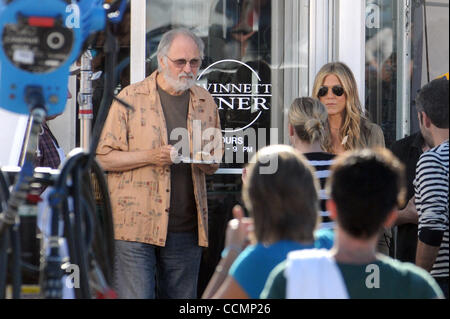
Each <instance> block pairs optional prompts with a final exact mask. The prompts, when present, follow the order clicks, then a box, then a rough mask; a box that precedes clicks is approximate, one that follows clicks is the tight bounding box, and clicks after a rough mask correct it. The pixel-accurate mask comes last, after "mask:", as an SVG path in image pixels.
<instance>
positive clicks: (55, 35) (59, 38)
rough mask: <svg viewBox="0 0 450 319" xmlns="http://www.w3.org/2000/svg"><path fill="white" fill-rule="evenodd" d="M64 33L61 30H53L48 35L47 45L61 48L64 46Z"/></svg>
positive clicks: (51, 47)
mask: <svg viewBox="0 0 450 319" xmlns="http://www.w3.org/2000/svg"><path fill="white" fill-rule="evenodd" d="M64 42H65V39H64V35H63V34H62V33H61V32H52V33H50V34H49V35H48V36H47V45H48V47H49V48H50V49H53V50H59V49H61V48H62V47H63V46H64Z"/></svg>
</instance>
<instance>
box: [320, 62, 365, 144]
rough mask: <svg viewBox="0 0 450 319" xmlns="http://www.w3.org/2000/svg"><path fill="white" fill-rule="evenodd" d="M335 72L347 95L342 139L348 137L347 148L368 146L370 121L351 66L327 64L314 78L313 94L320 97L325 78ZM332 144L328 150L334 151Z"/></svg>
mask: <svg viewBox="0 0 450 319" xmlns="http://www.w3.org/2000/svg"><path fill="white" fill-rule="evenodd" d="M330 74H333V75H335V76H336V77H337V78H338V79H339V82H341V85H342V87H343V89H344V92H345V95H346V104H345V114H344V121H343V124H342V127H341V128H340V130H339V138H340V140H344V137H347V141H346V143H344V145H343V146H344V149H345V150H351V149H355V148H364V147H367V146H368V136H367V135H368V133H369V132H368V129H367V127H366V123H367V122H368V121H369V120H368V118H367V117H366V115H365V114H364V112H363V110H362V107H361V102H360V101H359V96H358V87H357V85H356V81H355V77H354V75H353V72H352V71H351V70H350V68H349V67H348V66H347V65H346V64H344V63H342V62H331V63H327V64H325V65H324V66H323V67H322V68H321V69H320V70H319V72H318V73H317V75H316V79H315V80H314V87H313V91H312V95H313V97H314V98H316V99H319V97H318V92H319V89H320V88H321V86H322V85H323V83H324V81H325V78H326V77H327V76H328V75H330ZM331 148H332V145H331V144H330V145H329V149H326V150H327V151H328V152H333V150H332V149H331Z"/></svg>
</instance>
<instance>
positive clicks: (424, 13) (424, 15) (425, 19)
mask: <svg viewBox="0 0 450 319" xmlns="http://www.w3.org/2000/svg"><path fill="white" fill-rule="evenodd" d="M423 19H424V25H425V31H424V32H425V34H424V35H425V59H426V62H427V80H428V83H429V82H430V58H429V56H428V27H427V4H426V0H424V1H423Z"/></svg>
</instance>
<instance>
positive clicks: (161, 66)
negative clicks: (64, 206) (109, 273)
mask: <svg viewBox="0 0 450 319" xmlns="http://www.w3.org/2000/svg"><path fill="white" fill-rule="evenodd" d="M203 49H204V44H203V42H202V40H201V39H200V38H198V37H197V36H196V35H195V34H193V33H192V32H191V31H189V30H186V29H175V30H172V31H169V32H167V33H166V34H164V35H163V37H162V39H161V42H160V44H159V46H158V51H157V57H158V70H157V71H155V72H154V73H153V74H151V75H150V76H149V77H147V78H146V79H144V80H143V81H142V82H139V83H136V84H132V85H130V86H128V87H126V88H125V89H124V90H123V91H122V92H121V93H120V94H119V97H120V98H121V99H122V100H124V101H126V102H127V103H128V104H130V105H132V106H133V107H134V110H129V109H126V108H125V107H124V106H122V105H121V104H119V103H116V102H114V103H113V104H112V106H111V110H110V112H109V115H108V118H107V120H106V122H105V126H104V129H103V132H102V136H101V139H100V143H99V146H98V149H97V159H98V160H99V162H100V163H101V165H102V166H103V168H104V170H105V171H107V172H108V185H109V189H110V194H111V202H112V208H113V216H114V232H115V239H116V242H115V244H116V249H115V250H116V256H115V258H116V260H115V265H114V272H115V276H114V277H115V288H116V290H117V292H118V295H119V297H120V298H139V299H141V298H155V297H156V298H180V299H186V298H196V297H197V291H196V289H197V279H198V272H199V267H200V260H201V253H202V248H201V247H207V246H208V208H207V200H206V184H205V174H213V173H214V172H215V171H216V170H217V169H218V167H219V164H218V163H216V162H217V161H220V159H221V157H222V135H221V133H220V119H219V113H218V109H217V106H216V104H215V102H214V99H213V97H212V96H211V95H210V94H209V93H208V92H207V91H206V90H205V89H203V88H201V87H200V86H197V85H195V78H196V75H197V72H198V70H199V67H200V65H201V61H202V58H203ZM206 133H208V134H206ZM209 133H210V134H209ZM205 135H206V136H205ZM198 146H200V147H202V148H201V149H198ZM207 146H208V147H207ZM212 146H213V147H212ZM180 147H181V148H183V150H182V153H183V155H186V154H187V155H188V157H190V159H194V158H195V159H198V154H202V155H203V160H207V161H206V163H205V161H203V162H201V161H200V162H198V161H194V162H195V164H192V163H186V162H189V161H187V160H186V159H185V160H184V162H182V163H180V162H179V160H178V158H177V157H176V156H174V155H176V154H178V152H179V151H180ZM186 149H187V150H188V151H187V152H186ZM207 149H208V152H201V151H202V150H205V151H206V150H207ZM205 156H206V157H207V158H205ZM183 158H186V156H183ZM211 158H213V159H215V160H216V162H214V161H211ZM155 288H156V289H155Z"/></svg>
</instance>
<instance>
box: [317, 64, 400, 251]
mask: <svg viewBox="0 0 450 319" xmlns="http://www.w3.org/2000/svg"><path fill="white" fill-rule="evenodd" d="M312 94H313V97H315V98H317V99H319V101H320V102H322V103H323V104H324V105H325V106H326V108H327V111H328V123H329V125H330V135H331V146H329V145H325V147H326V150H327V151H328V152H330V153H333V154H341V153H343V152H345V151H347V150H353V149H357V148H366V147H369V148H372V147H376V146H378V147H385V143H384V135H383V131H382V130H381V128H380V127H379V126H378V125H376V124H374V123H372V122H370V121H369V119H368V118H367V117H366V116H365V115H364V112H363V110H362V107H361V102H360V101H359V96H358V88H357V85H356V81H355V77H354V75H353V72H352V71H351V70H350V68H349V67H348V66H347V65H346V64H344V63H342V62H331V63H327V64H325V65H324V66H323V67H322V68H321V69H320V70H319V72H318V73H317V75H316V79H315V80H314V87H313V92H312ZM391 239H392V233H391V230H390V229H388V228H386V229H384V231H383V232H382V233H380V238H379V241H378V246H377V250H378V251H379V252H381V253H383V254H385V255H388V254H389V245H390V242H391Z"/></svg>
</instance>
